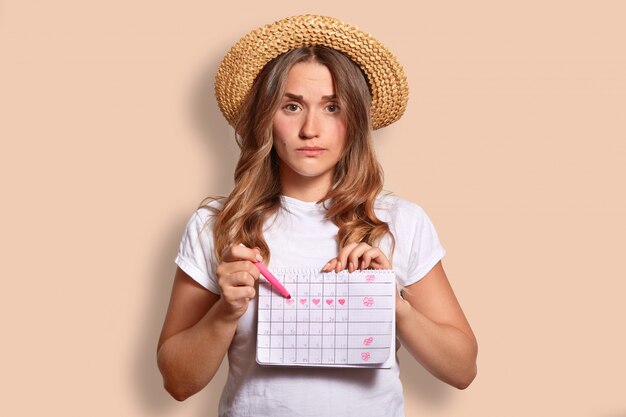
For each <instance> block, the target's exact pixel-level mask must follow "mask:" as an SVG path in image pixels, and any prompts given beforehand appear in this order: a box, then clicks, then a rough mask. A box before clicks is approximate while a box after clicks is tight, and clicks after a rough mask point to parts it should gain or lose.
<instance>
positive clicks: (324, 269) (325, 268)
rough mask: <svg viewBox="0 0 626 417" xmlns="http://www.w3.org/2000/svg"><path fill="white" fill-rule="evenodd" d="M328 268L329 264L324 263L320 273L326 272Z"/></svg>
mask: <svg viewBox="0 0 626 417" xmlns="http://www.w3.org/2000/svg"><path fill="white" fill-rule="evenodd" d="M329 267H330V262H328V263H326V265H324V267H323V268H322V271H327V270H328V268H329Z"/></svg>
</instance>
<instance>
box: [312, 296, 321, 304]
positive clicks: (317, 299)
mask: <svg viewBox="0 0 626 417" xmlns="http://www.w3.org/2000/svg"><path fill="white" fill-rule="evenodd" d="M311 301H313V304H315V305H318V304H319V303H320V299H319V298H314V299H312V300H311Z"/></svg>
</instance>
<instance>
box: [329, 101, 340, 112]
mask: <svg viewBox="0 0 626 417" xmlns="http://www.w3.org/2000/svg"><path fill="white" fill-rule="evenodd" d="M326 110H328V111H329V112H331V113H336V112H338V111H339V106H338V105H337V103H331V104H329V105H328V106H326Z"/></svg>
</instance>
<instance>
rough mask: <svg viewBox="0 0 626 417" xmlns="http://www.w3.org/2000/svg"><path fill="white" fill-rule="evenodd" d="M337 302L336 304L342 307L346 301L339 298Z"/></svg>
mask: <svg viewBox="0 0 626 417" xmlns="http://www.w3.org/2000/svg"><path fill="white" fill-rule="evenodd" d="M337 302H338V303H339V304H341V305H344V304H345V302H346V299H345V298H340V299H339V300H337Z"/></svg>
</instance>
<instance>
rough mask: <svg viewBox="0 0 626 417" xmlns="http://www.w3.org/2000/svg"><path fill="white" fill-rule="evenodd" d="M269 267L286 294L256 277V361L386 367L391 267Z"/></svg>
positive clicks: (391, 320) (391, 349) (391, 328)
mask: <svg viewBox="0 0 626 417" xmlns="http://www.w3.org/2000/svg"><path fill="white" fill-rule="evenodd" d="M271 272H272V273H273V274H274V275H275V276H276V278H278V280H279V281H280V282H281V283H282V284H283V285H284V286H285V288H286V289H287V291H289V293H290V294H291V298H290V299H286V298H285V297H283V296H281V295H280V294H279V293H278V292H277V291H276V290H275V289H274V288H273V287H272V286H271V285H270V283H269V282H268V281H267V280H266V279H265V278H263V277H262V276H261V277H260V278H259V300H258V327H257V351H256V355H257V357H256V359H257V362H258V363H259V364H261V365H287V366H312V367H316V366H323V367H370V368H371V367H374V368H389V367H391V365H392V363H393V362H394V360H395V337H396V335H395V329H396V325H395V317H396V315H395V303H396V291H397V290H396V277H395V273H394V272H393V271H392V270H364V271H355V272H352V273H349V272H347V271H342V272H339V273H335V272H328V273H323V272H319V271H317V270H312V269H277V270H271Z"/></svg>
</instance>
